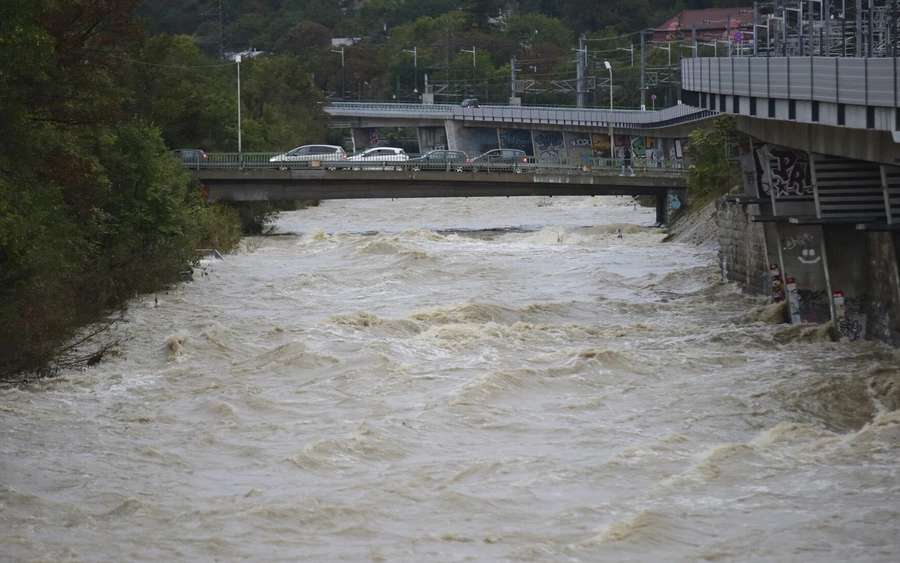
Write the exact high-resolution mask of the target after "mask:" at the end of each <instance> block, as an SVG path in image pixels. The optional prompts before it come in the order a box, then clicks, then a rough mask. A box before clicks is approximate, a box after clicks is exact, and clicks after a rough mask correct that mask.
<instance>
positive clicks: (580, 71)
mask: <svg viewBox="0 0 900 563" xmlns="http://www.w3.org/2000/svg"><path fill="white" fill-rule="evenodd" d="M585 53H586V49H585V47H584V35H583V34H582V35H581V36H580V37H579V38H578V51H577V53H576V56H575V90H576V92H575V107H579V108H583V107H584V63H585V59H586V58H587V57H585Z"/></svg>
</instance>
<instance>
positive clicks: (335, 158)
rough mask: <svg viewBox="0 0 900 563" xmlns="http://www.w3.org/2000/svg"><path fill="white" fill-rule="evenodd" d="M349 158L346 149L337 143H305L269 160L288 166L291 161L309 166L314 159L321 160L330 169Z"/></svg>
mask: <svg viewBox="0 0 900 563" xmlns="http://www.w3.org/2000/svg"><path fill="white" fill-rule="evenodd" d="M346 159H347V153H345V152H344V149H343V148H341V147H339V146H336V145H303V146H302V147H297V148H296V149H293V150H290V151H288V152H286V153H284V154H279V155H276V156H273V157H272V158H270V159H269V162H275V163H283V164H284V165H285V166H284V167H288V166H287V165H289V164H290V163H293V162H297V163H302V164H301V166H309V165H310V163H311V162H313V161H319V162H321V163H322V166H324V167H325V168H328V169H329V170H334V169H335V168H337V167H338V163H339V162H343V161H344V160H346Z"/></svg>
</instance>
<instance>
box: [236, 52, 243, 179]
mask: <svg viewBox="0 0 900 563" xmlns="http://www.w3.org/2000/svg"><path fill="white" fill-rule="evenodd" d="M234 62H236V63H237V94H238V100H237V102H238V160H239V161H241V162H243V160H242V158H241V156H242V155H241V56H240V55H237V56H235V57H234Z"/></svg>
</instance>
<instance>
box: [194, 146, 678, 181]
mask: <svg viewBox="0 0 900 563" xmlns="http://www.w3.org/2000/svg"><path fill="white" fill-rule="evenodd" d="M279 154H283V153H274V152H271V153H207V159H206V160H205V161H203V162H193V163H185V164H184V166H185V168H189V169H193V170H200V169H203V170H209V169H232V170H233V169H241V170H254V169H282V170H330V171H356V170H365V171H377V170H382V171H384V170H386V171H409V172H420V171H435V170H443V171H450V172H512V173H528V174H554V175H582V174H596V175H615V174H621V173H622V164H623V161H622V160H621V159H613V158H604V157H594V156H580V157H575V158H569V157H552V158H547V157H545V158H537V157H526V158H525V159H524V160H522V161H519V160H518V159H516V160H510V161H505V162H428V161H417V160H415V158H416V157H418V156H420V155H416V154H411V155H408V156H409V158H410V160H388V161H351V160H346V159H340V160H311V161H301V162H270V159H271V158H272V157H273V156H277V155H279ZM632 167H633V168H634V170H635V173H636V174H637V175H640V176H645V177H646V176H653V177H672V176H680V175H681V174H683V172H684V168H685V163H684V161H682V160H681V159H674V160H672V159H660V160H645V159H643V158H640V157H637V158H635V159H633V160H632ZM626 172H628V173H629V174H630V172H631V171H630V170H627V171H626Z"/></svg>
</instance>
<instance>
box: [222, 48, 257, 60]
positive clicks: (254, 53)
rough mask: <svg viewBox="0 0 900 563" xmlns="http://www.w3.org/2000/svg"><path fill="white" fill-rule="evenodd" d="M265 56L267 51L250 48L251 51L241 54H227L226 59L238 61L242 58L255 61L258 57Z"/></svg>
mask: <svg viewBox="0 0 900 563" xmlns="http://www.w3.org/2000/svg"><path fill="white" fill-rule="evenodd" d="M264 54H265V51H257V50H256V49H255V48H253V47H250V50H248V51H241V52H240V53H227V54H226V55H225V57H226V58H228V59H230V60H232V61H236V60H237V58H238V57H241V58H242V59H255V58H256V57H258V56H260V55H264Z"/></svg>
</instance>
